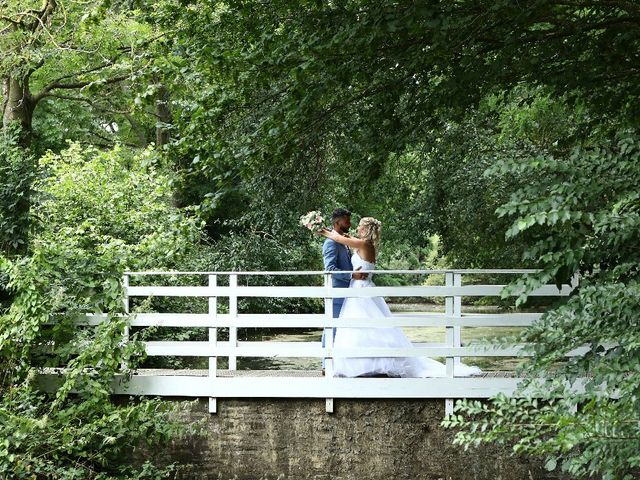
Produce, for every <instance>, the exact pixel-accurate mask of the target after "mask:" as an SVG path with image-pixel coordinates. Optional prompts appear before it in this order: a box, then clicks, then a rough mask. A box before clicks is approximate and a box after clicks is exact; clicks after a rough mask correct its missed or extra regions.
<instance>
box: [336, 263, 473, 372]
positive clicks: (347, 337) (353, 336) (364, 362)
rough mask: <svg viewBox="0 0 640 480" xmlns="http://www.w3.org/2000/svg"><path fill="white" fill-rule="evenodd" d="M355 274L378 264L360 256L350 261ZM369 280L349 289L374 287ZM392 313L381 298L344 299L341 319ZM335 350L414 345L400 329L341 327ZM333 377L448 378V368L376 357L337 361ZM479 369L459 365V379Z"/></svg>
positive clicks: (429, 361)
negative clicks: (359, 269) (359, 270)
mask: <svg viewBox="0 0 640 480" xmlns="http://www.w3.org/2000/svg"><path fill="white" fill-rule="evenodd" d="M351 263H352V265H353V268H354V270H357V269H358V268H359V267H360V268H361V270H374V269H375V266H376V265H375V263H371V262H367V261H366V260H363V259H362V258H361V257H360V256H359V255H358V254H357V253H354V254H353V257H352V259H351ZM371 276H372V275H371V274H370V275H369V279H367V280H351V284H350V285H349V288H362V287H374V286H375V284H374V283H373V282H372V281H371V280H370V279H371ZM390 316H391V311H390V310H389V307H388V306H387V304H386V302H385V301H384V299H383V298H382V297H368V298H365V297H348V298H345V299H344V304H343V305H342V310H341V311H340V318H373V319H376V318H383V317H390ZM334 346H335V348H336V349H341V348H355V347H378V348H412V347H413V345H412V343H411V342H410V341H409V339H408V338H407V337H406V336H405V334H404V332H403V331H402V330H401V329H399V328H397V327H391V328H379V327H354V328H349V327H338V328H337V329H336V336H335V342H334ZM333 362H334V363H333V365H334V376H336V377H365V376H373V375H387V376H390V377H445V376H446V366H445V365H444V364H443V363H440V362H438V361H436V360H433V359H431V358H427V357H396V358H393V357H376V358H334V361H333ZM479 373H481V371H480V369H479V368H478V367H470V366H467V365H465V364H463V363H456V366H455V374H456V376H468V375H477V374H479Z"/></svg>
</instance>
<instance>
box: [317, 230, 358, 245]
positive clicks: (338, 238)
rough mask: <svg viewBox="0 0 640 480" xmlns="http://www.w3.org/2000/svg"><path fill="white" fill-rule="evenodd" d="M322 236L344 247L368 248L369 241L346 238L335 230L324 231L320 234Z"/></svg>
mask: <svg viewBox="0 0 640 480" xmlns="http://www.w3.org/2000/svg"><path fill="white" fill-rule="evenodd" d="M318 233H319V234H320V235H323V236H325V237H327V238H330V239H331V240H334V241H336V242H338V243H341V244H342V245H346V246H348V247H351V248H366V247H367V241H366V240H361V239H359V238H353V237H344V236H342V235H340V234H339V233H337V232H336V231H335V230H327V229H322V230H320V231H319V232H318Z"/></svg>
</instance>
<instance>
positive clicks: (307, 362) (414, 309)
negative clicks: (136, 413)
mask: <svg viewBox="0 0 640 480" xmlns="http://www.w3.org/2000/svg"><path fill="white" fill-rule="evenodd" d="M390 308H391V310H392V311H394V312H402V313H434V312H443V313H444V307H443V306H442V305H425V304H391V305H390ZM463 312H464V313H504V312H503V311H501V310H499V309H498V307H493V306H487V307H468V306H465V307H463ZM402 330H403V331H404V332H405V334H406V335H407V337H408V338H409V339H410V340H411V341H412V342H419V343H445V341H446V336H445V335H446V334H445V329H444V328H443V327H405V328H403V329H402ZM521 331H522V327H462V329H461V339H462V345H463V346H468V345H474V344H475V345H477V344H480V343H484V342H489V341H491V340H495V339H500V338H504V337H512V336H514V335H518V334H519V333H520V332H521ZM321 336H322V330H320V329H314V330H309V331H305V332H300V331H296V332H295V333H286V332H282V333H276V334H272V335H264V336H263V337H262V340H263V341H275V342H319V341H320V339H321ZM436 359H437V360H440V361H444V359H443V358H436ZM463 361H464V362H465V363H466V364H468V365H477V366H478V367H480V368H481V369H483V370H485V371H495V370H499V371H513V370H515V369H516V367H517V366H518V365H520V364H521V363H522V362H523V361H525V359H521V358H514V357H468V358H464V359H463ZM321 368H322V367H321V360H320V359H318V358H240V359H238V369H239V370H245V369H246V370H254V369H255V370H320V369H321Z"/></svg>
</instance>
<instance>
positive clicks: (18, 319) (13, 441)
mask: <svg viewBox="0 0 640 480" xmlns="http://www.w3.org/2000/svg"><path fill="white" fill-rule="evenodd" d="M42 164H43V165H44V166H45V169H46V175H45V176H44V178H42V179H41V180H40V181H38V182H37V183H36V184H35V186H34V188H35V190H36V192H37V194H36V195H35V197H34V198H36V199H37V202H36V203H35V204H34V206H33V207H32V209H31V214H32V217H33V218H34V219H37V223H38V229H37V232H36V233H35V234H34V236H33V238H32V241H31V245H30V255H29V256H25V257H22V258H16V259H13V260H8V259H6V258H5V259H3V263H2V267H3V270H4V271H5V272H6V273H7V275H8V277H9V279H10V281H9V288H10V289H11V290H12V292H13V294H14V299H13V302H12V304H11V307H10V308H9V310H8V311H7V312H6V313H5V314H4V315H3V316H2V317H0V358H1V359H2V372H3V375H2V379H1V380H2V381H1V383H0V388H1V389H2V400H1V408H0V411H1V412H2V413H1V415H2V417H3V422H2V427H0V428H2V438H3V439H4V440H3V446H2V450H0V471H2V472H3V475H4V476H8V477H11V478H32V477H33V476H34V475H35V476H37V477H38V478H69V479H71V478H112V477H114V476H115V477H118V478H158V477H159V476H160V475H163V471H164V470H163V468H160V467H158V468H156V467H154V466H152V465H151V464H145V465H142V466H136V465H135V464H134V463H131V462H129V461H127V458H128V457H127V455H128V453H129V452H131V451H132V450H134V449H136V448H139V447H141V446H143V445H145V444H148V445H155V444H158V443H162V442H165V441H167V439H168V438H170V437H173V436H176V435H179V434H180V433H181V432H182V431H184V429H183V428H182V427H180V426H179V425H178V424H177V423H176V422H175V421H174V420H172V414H174V410H175V407H171V406H170V405H169V404H166V403H165V404H163V403H161V402H158V401H150V400H143V401H140V402H136V403H127V402H125V403H124V404H116V403H112V400H111V398H110V391H111V382H112V381H113V379H114V377H115V375H116V374H117V373H119V372H121V370H122V368H123V365H125V366H126V368H125V370H124V373H125V375H126V374H128V373H130V369H133V368H135V366H136V365H137V364H138V363H139V361H140V360H141V359H143V355H142V350H141V348H140V344H139V342H137V339H136V336H135V335H134V336H133V337H132V339H131V341H130V342H128V343H126V344H125V343H122V338H123V335H124V330H125V327H126V325H127V318H126V317H125V316H123V303H122V286H121V282H120V279H121V278H122V273H123V271H124V269H126V268H134V267H140V268H143V267H144V266H145V265H149V263H147V262H153V265H154V266H157V265H165V266H167V267H170V266H171V265H173V263H172V262H175V261H177V260H178V259H179V255H180V253H181V252H184V249H185V245H187V244H188V243H189V242H193V241H194V240H195V239H197V238H198V228H197V224H196V222H195V220H194V219H190V218H187V217H185V216H184V214H181V213H180V212H178V211H177V210H175V209H174V208H173V207H172V206H171V204H170V190H169V187H168V185H169V183H168V179H167V178H166V176H165V175H163V174H162V173H161V171H160V170H159V168H157V166H156V164H155V163H154V157H153V155H152V153H151V152H146V153H143V154H141V155H132V154H131V153H128V152H126V151H124V150H122V149H120V148H115V149H113V150H111V151H103V152H101V151H97V150H95V149H86V150H83V149H81V148H80V147H79V146H78V145H71V146H70V147H69V148H68V149H67V150H65V151H64V152H62V153H61V154H60V155H54V154H49V155H47V156H46V157H44V158H43V159H42ZM87 312H104V313H105V314H106V315H107V319H108V320H107V321H104V322H102V323H100V324H99V325H98V326H97V327H95V328H94V327H85V328H82V327H78V326H77V325H76V321H77V320H78V319H80V318H82V317H83V316H84V315H85V314H86V313H87ZM44 367H48V368H51V367H64V368H65V370H64V375H63V376H62V377H60V378H59V380H58V382H57V385H56V386H57V388H56V389H54V391H53V392H52V393H42V392H41V391H40V390H41V388H43V387H44V388H45V390H50V389H51V386H52V385H49V386H47V384H42V383H41V380H39V379H41V378H42V377H39V376H38V374H39V373H41V372H43V370H42V369H43V368H44ZM48 371H49V373H51V370H48ZM36 438H37V440H34V439H36ZM165 473H166V472H165Z"/></svg>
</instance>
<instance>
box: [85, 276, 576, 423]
mask: <svg viewBox="0 0 640 480" xmlns="http://www.w3.org/2000/svg"><path fill="white" fill-rule="evenodd" d="M529 272H533V271H532V270H427V271H422V270H421V271H417V270H384V271H382V270H378V271H376V272H375V273H376V274H377V275H380V274H395V275H444V284H443V285H436V286H402V287H371V288H358V289H346V288H332V287H331V275H332V274H331V272H128V273H126V274H125V277H124V286H125V299H124V302H125V307H126V311H127V312H129V307H130V301H131V299H133V298H136V297H141V298H145V297H188V298H197V297H200V298H205V299H207V300H208V311H207V312H206V313H135V314H132V318H131V322H130V326H131V327H150V326H156V327H175V328H194V327H201V328H202V327H204V328H207V329H208V340H205V341H148V342H146V352H147V355H149V356H169V357H172V356H177V357H205V358H208V370H207V371H206V372H202V371H201V372H200V373H199V374H197V373H196V372H189V371H184V370H180V371H167V370H154V371H151V373H149V372H147V373H144V372H142V371H141V372H140V374H137V375H134V376H133V377H132V378H131V379H130V381H129V382H116V383H115V384H114V392H115V393H127V394H139V395H154V396H155V395H160V396H188V397H209V399H210V400H209V410H210V411H211V412H215V411H216V409H217V404H216V399H217V398H231V397H234V398H264V397H279V398H283V397H289V398H291V397H298V398H300V397H305V398H324V399H326V409H327V411H329V412H331V411H333V399H334V398H442V399H444V400H445V402H446V411H447V412H451V411H452V408H453V399H455V398H488V397H491V396H493V395H496V394H497V393H499V392H504V393H510V392H513V390H514V389H515V388H516V385H517V384H518V382H519V379H518V378H514V377H512V376H511V377H509V376H502V377H500V376H494V375H488V374H484V375H480V376H474V377H457V376H456V364H458V363H459V361H460V358H461V357H513V356H522V355H524V352H523V348H524V345H510V346H500V347H498V346H491V347H487V346H481V345H479V346H473V345H471V346H463V345H462V343H461V328H462V327H526V326H528V325H530V324H531V323H532V322H533V321H535V320H536V319H538V318H539V317H540V316H541V315H542V313H504V314H498V313H490V314H479V313H464V312H463V308H462V298H463V297H484V296H495V297H499V296H500V294H501V292H502V290H503V288H504V284H491V285H465V284H464V281H463V280H464V279H465V276H467V277H468V276H473V275H478V274H483V275H485V274H491V275H492V276H493V275H495V276H498V277H502V276H503V275H504V276H506V275H512V276H513V275H516V274H523V273H529ZM177 275H189V276H191V277H193V276H201V277H205V278H207V279H208V282H207V283H208V285H206V286H158V285H138V283H140V280H141V277H148V276H156V277H157V276H173V277H175V276H177ZM310 275H311V276H315V277H316V278H318V279H320V278H322V279H323V284H322V285H318V286H296V285H294V286H255V285H250V283H251V280H252V279H256V278H260V277H264V276H272V277H273V276H287V277H291V278H296V277H297V278H300V277H302V276H310ZM133 277H135V282H131V280H132V278H133ZM239 280H240V282H239ZM130 283H135V285H130ZM223 283H224V284H225V285H222V284H223ZM318 283H320V282H318ZM504 283H506V282H504ZM574 286H575V284H574V285H565V286H563V287H562V289H560V290H559V289H558V288H557V287H555V286H553V285H545V286H543V287H541V288H539V289H538V290H536V291H535V292H533V293H531V294H530V295H531V296H545V297H547V296H549V297H557V296H566V295H568V294H569V293H570V292H571V290H572V288H573V287H574ZM378 296H380V297H386V298H388V299H393V298H400V297H444V299H445V305H444V311H443V312H438V313H420V314H394V315H393V316H392V317H390V318H367V319H361V318H359V319H349V318H339V319H336V318H333V316H332V312H333V306H332V299H333V298H337V297H378ZM247 297H259V298H319V299H323V300H324V302H323V303H324V312H323V313H318V314H297V313H288V314H260V313H250V312H243V313H239V312H238V299H239V298H247ZM219 299H226V301H225V303H227V302H228V313H220V311H219V310H220V308H219V302H218V300H219ZM103 320H104V316H101V315H87V323H89V324H92V323H96V322H100V321H103ZM344 326H349V327H365V326H366V327H391V326H394V327H444V329H445V336H446V342H445V343H442V344H424V343H420V344H419V343H416V344H414V348H408V349H407V348H350V349H336V348H334V346H333V343H332V342H333V339H332V336H331V335H327V336H326V344H325V345H324V347H323V346H322V345H321V343H320V342H319V341H308V342H300V341H289V342H273V341H238V335H237V332H238V329H239V328H269V327H270V328H291V329H308V328H318V329H322V328H326V329H329V328H332V327H338V328H339V327H344ZM220 328H225V329H228V332H229V334H228V340H224V341H222V340H219V335H218V333H219V332H218V329H220ZM126 335H128V332H126ZM581 353H583V352H581V351H579V350H576V351H574V352H571V353H570V355H574V354H575V355H579V354H581ZM414 356H425V357H445V358H446V372H447V377H445V378H334V377H333V362H332V359H333V358H335V357H414ZM219 357H228V369H224V370H222V369H220V368H219V364H218V359H219ZM242 357H315V358H317V359H318V368H317V371H315V372H306V373H305V372H297V371H285V372H279V374H276V375H271V376H265V375H264V372H262V374H261V372H259V371H250V370H249V371H247V370H242V371H237V359H238V358H242ZM322 358H325V359H326V365H325V375H324V376H322V375H321V373H320V369H321V366H320V365H321V359H322Z"/></svg>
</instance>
